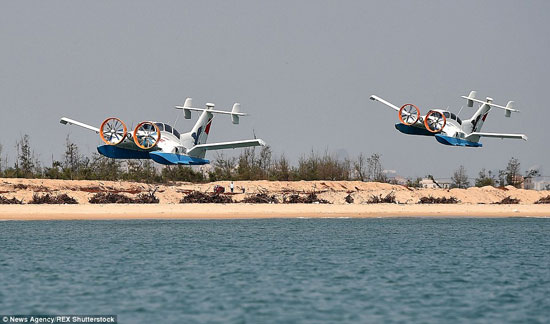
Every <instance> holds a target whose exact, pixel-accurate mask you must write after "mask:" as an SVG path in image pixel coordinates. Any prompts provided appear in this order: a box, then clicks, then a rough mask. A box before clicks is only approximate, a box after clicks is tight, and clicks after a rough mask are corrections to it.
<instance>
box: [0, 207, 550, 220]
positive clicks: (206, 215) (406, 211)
mask: <svg viewBox="0 0 550 324" xmlns="http://www.w3.org/2000/svg"><path fill="white" fill-rule="evenodd" d="M377 217H442V218H445V217H478V218H485V217H491V218H495V217H545V218H550V205H533V204H529V205H527V204H526V205H467V204H460V205H401V204H371V205H357V204H350V205H322V204H284V205H283V204H158V205H154V204H153V205H134V204H108V205H89V204H88V205H0V220H114V219H121V220H122V219H250V218H377Z"/></svg>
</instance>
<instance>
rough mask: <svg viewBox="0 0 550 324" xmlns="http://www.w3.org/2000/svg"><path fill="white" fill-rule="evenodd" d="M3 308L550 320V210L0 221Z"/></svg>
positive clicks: (333, 318)
mask: <svg viewBox="0 0 550 324" xmlns="http://www.w3.org/2000/svg"><path fill="white" fill-rule="evenodd" d="M0 249H1V250H0V287H1V288H0V313H1V314H116V315H118V320H119V323H204V322H209V323H210V322H211V323H216V322H222V323H323V322H329V323H341V322H344V323H345V322H350V323H352V322H353V323H357V322H362V323H365V322H424V323H442V322H443V323H444V322H453V323H460V322H462V323H471V322H477V323H495V322H533V323H537V322H539V323H544V322H546V323H548V322H550V219H535V218H507V219H474V218H470V219H423V218H416V219H410V218H406V219H395V218H385V219H270V220H197V221H187V220H181V221H178V220H139V221H138V220H136V221H24V222H19V221H7V222H0Z"/></svg>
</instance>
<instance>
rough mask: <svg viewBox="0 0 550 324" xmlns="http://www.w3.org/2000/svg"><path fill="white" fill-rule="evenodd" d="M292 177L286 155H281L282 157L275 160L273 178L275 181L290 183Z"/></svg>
mask: <svg viewBox="0 0 550 324" xmlns="http://www.w3.org/2000/svg"><path fill="white" fill-rule="evenodd" d="M290 176H291V167H290V164H289V163H288V160H287V158H286V157H285V155H284V154H281V157H280V158H279V159H277V160H275V163H274V165H273V170H272V175H271V178H272V179H273V180H279V181H289V180H290Z"/></svg>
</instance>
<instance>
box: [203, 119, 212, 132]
mask: <svg viewBox="0 0 550 324" xmlns="http://www.w3.org/2000/svg"><path fill="white" fill-rule="evenodd" d="M211 124H212V119H210V120H209V121H208V124H206V129H205V130H204V132H205V133H206V134H207V135H208V133H210V125H211Z"/></svg>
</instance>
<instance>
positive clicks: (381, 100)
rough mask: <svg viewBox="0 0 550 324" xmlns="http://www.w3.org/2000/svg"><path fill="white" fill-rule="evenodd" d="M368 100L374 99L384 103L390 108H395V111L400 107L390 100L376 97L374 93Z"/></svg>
mask: <svg viewBox="0 0 550 324" xmlns="http://www.w3.org/2000/svg"><path fill="white" fill-rule="evenodd" d="M370 100H374V101H378V102H381V103H383V104H384V105H386V106H388V107H390V108H392V109H393V110H395V111H399V109H400V108H399V107H397V106H396V105H394V104H392V103H390V102H388V101H386V100H384V99H382V98H380V97H378V96H375V95H372V96H370Z"/></svg>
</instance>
